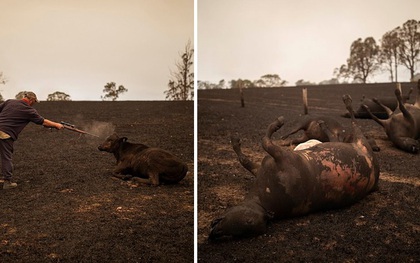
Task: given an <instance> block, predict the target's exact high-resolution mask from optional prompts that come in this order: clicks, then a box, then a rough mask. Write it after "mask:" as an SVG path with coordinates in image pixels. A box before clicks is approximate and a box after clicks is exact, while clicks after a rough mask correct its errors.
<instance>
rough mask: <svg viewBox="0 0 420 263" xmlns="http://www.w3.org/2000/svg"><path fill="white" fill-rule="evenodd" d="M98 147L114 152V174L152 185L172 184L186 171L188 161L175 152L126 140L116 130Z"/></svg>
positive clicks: (181, 177) (101, 149)
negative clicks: (185, 162) (182, 159)
mask: <svg viewBox="0 0 420 263" xmlns="http://www.w3.org/2000/svg"><path fill="white" fill-rule="evenodd" d="M98 149H99V150H100V151H105V152H109V153H113V154H114V156H115V159H117V167H116V168H115V170H114V173H115V175H114V176H115V177H118V178H121V179H133V180H134V179H135V180H136V181H138V182H141V183H147V184H152V185H159V184H161V183H163V184H174V183H177V182H179V181H181V180H182V179H183V178H184V177H185V175H186V174H187V171H188V168H187V165H186V164H184V163H183V162H181V161H180V160H179V159H178V158H177V157H176V156H174V155H173V154H171V153H170V152H168V151H165V150H163V149H160V148H152V147H149V146H147V145H144V144H139V143H130V142H127V137H118V135H117V134H116V133H114V134H112V135H111V136H109V137H108V138H107V139H106V140H105V142H103V143H102V144H101V145H99V147H98Z"/></svg>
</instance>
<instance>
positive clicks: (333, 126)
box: [278, 115, 380, 151]
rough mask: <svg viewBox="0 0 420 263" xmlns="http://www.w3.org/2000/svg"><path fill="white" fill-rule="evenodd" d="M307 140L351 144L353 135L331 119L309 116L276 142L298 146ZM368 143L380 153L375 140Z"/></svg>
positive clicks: (305, 116)
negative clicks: (294, 136)
mask: <svg viewBox="0 0 420 263" xmlns="http://www.w3.org/2000/svg"><path fill="white" fill-rule="evenodd" d="M321 122H322V123H324V125H325V126H326V128H327V130H328V131H329V134H326V132H325V129H323V128H321V126H320V125H319V124H320V123H321ZM301 130H302V131H303V133H302V134H301V136H300V137H297V138H289V136H290V135H292V134H295V133H297V132H299V131H301ZM308 140H318V141H321V142H351V141H353V134H352V133H351V131H349V130H348V129H346V128H345V127H344V126H343V125H341V123H340V122H338V121H336V120H335V119H333V118H330V117H326V116H311V115H304V116H303V117H302V118H301V119H300V120H299V121H298V122H297V124H296V125H295V126H294V127H293V128H292V130H291V131H289V132H287V133H285V134H283V135H282V136H281V141H280V142H278V143H279V145H281V146H289V145H292V144H299V143H303V142H306V141H308ZM369 143H370V145H371V147H372V149H373V150H374V151H380V148H379V147H378V146H377V144H376V142H375V140H373V139H369Z"/></svg>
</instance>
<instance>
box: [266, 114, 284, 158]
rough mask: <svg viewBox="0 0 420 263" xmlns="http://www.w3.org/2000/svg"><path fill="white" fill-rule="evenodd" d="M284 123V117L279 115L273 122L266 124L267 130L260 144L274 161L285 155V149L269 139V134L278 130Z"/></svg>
mask: <svg viewBox="0 0 420 263" xmlns="http://www.w3.org/2000/svg"><path fill="white" fill-rule="evenodd" d="M283 125H284V117H283V116H281V117H279V118H277V120H275V121H274V122H273V123H271V124H270V125H269V126H268V129H267V132H266V134H265V136H264V137H263V139H262V146H263V148H264V150H265V151H266V152H267V153H268V154H270V155H271V156H272V157H273V158H274V159H275V160H276V161H280V160H282V159H283V158H284V157H285V156H287V154H286V151H285V150H284V149H283V148H281V147H280V146H277V145H275V144H274V143H273V141H272V140H271V136H272V135H273V133H275V132H276V131H278V130H279V129H280V128H281V127H282V126H283Z"/></svg>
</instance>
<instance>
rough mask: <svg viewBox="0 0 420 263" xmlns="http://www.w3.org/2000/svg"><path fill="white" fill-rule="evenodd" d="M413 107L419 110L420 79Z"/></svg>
mask: <svg viewBox="0 0 420 263" xmlns="http://www.w3.org/2000/svg"><path fill="white" fill-rule="evenodd" d="M414 106H416V107H419V108H420V79H419V81H418V82H417V96H416V101H415V102H414Z"/></svg>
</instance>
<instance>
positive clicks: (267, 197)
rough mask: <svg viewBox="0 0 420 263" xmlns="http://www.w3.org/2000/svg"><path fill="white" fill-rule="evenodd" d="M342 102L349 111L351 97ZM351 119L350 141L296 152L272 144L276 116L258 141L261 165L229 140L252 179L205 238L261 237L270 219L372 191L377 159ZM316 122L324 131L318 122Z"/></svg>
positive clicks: (327, 206) (341, 202)
mask: <svg viewBox="0 0 420 263" xmlns="http://www.w3.org/2000/svg"><path fill="white" fill-rule="evenodd" d="M343 101H344V103H345V105H346V108H347V109H348V111H349V112H351V113H352V112H353V110H352V107H351V97H350V96H349V95H344V96H343ZM351 116H352V118H351V123H352V133H353V140H352V142H349V143H344V142H325V143H320V144H317V145H315V146H313V147H311V148H308V149H305V150H301V151H292V150H290V149H289V148H287V147H281V146H278V145H276V144H274V142H273V140H272V138H271V137H272V135H273V133H275V132H276V131H278V130H279V129H280V128H281V127H282V126H283V124H284V118H283V117H280V118H278V119H277V120H276V121H274V122H273V123H271V124H270V125H269V126H268V129H267V131H266V134H265V136H264V137H263V139H262V146H263V149H264V150H265V151H266V152H267V153H268V155H267V156H266V157H265V158H264V159H263V160H262V162H261V164H257V163H254V162H252V161H251V160H250V159H249V158H248V157H247V156H245V155H244V154H243V153H242V151H241V147H240V140H239V138H234V139H233V140H232V146H233V149H234V151H235V152H236V154H237V155H238V158H239V162H240V163H241V164H242V166H243V167H244V168H246V169H247V170H248V171H249V172H251V173H252V174H253V175H255V176H256V181H255V184H254V186H253V187H252V189H251V191H250V193H249V194H248V195H247V196H246V198H245V200H244V201H243V202H242V203H240V204H239V205H237V206H234V207H231V208H229V209H228V210H227V211H226V213H225V215H224V216H222V217H220V218H217V219H215V220H213V221H212V223H211V230H210V234H209V239H210V240H217V239H221V238H225V237H235V238H240V237H250V236H257V235H261V234H263V233H265V232H266V231H267V223H268V221H269V220H271V219H279V218H286V217H294V216H300V215H305V214H308V213H311V212H315V211H321V210H326V209H334V208H341V207H345V206H348V205H351V204H354V203H355V202H357V201H359V200H361V199H362V198H364V197H365V196H366V195H368V194H369V193H370V192H372V191H374V190H376V189H377V188H378V181H379V164H378V160H377V158H376V156H375V155H374V153H373V151H372V148H371V146H370V144H369V143H368V141H367V139H366V138H365V137H364V135H363V133H362V131H361V130H360V128H359V127H358V126H357V124H356V121H355V118H354V115H353V114H352V115H351ZM319 124H320V126H321V127H322V129H324V130H327V129H328V128H327V126H326V125H325V123H323V122H322V121H321V122H320V123H319ZM327 134H331V132H328V131H327Z"/></svg>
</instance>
